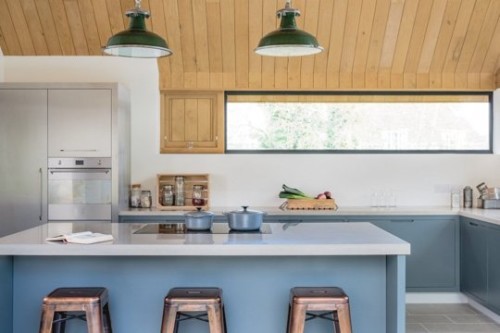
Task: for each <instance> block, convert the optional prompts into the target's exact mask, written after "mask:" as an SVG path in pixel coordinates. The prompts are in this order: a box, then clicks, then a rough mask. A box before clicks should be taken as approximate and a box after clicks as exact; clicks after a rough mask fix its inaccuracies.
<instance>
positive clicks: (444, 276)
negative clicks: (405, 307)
mask: <svg viewBox="0 0 500 333" xmlns="http://www.w3.org/2000/svg"><path fill="white" fill-rule="evenodd" d="M371 222H372V223H374V224H375V225H377V226H379V227H380V228H382V229H384V230H386V231H388V232H390V233H391V234H393V235H395V236H397V237H399V238H401V239H403V240H405V241H407V242H409V243H410V244H411V255H410V256H408V258H407V261H406V288H407V289H409V290H411V291H425V290H429V291H437V290H439V291H454V290H457V289H458V278H457V275H458V271H457V267H458V266H457V264H458V253H457V250H458V249H457V248H458V239H457V237H458V221H457V219H455V218H436V219H434V218H414V217H386V219H385V220H377V219H376V220H372V221H371Z"/></svg>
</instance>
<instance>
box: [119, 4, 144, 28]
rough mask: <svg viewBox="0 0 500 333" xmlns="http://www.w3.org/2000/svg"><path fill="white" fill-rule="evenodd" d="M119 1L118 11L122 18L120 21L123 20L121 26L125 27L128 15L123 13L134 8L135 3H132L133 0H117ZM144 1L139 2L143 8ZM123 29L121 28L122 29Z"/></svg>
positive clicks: (127, 22)
mask: <svg viewBox="0 0 500 333" xmlns="http://www.w3.org/2000/svg"><path fill="white" fill-rule="evenodd" d="M119 1H120V13H121V19H122V22H123V26H124V27H125V28H127V27H128V24H129V19H128V17H127V16H126V15H125V13H126V12H127V11H128V10H130V9H132V8H134V7H135V3H134V0H119ZM144 5H145V4H144V3H142V4H141V7H143V8H145V7H144ZM122 30H123V29H122Z"/></svg>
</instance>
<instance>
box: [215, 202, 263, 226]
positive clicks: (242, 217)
mask: <svg viewBox="0 0 500 333" xmlns="http://www.w3.org/2000/svg"><path fill="white" fill-rule="evenodd" d="M241 207H242V208H243V210H238V211H232V212H228V213H224V214H225V215H226V217H227V222H228V224H229V228H230V229H231V230H237V231H249V230H258V229H260V226H261V225H262V220H263V219H264V215H265V214H266V213H264V212H259V211H256V210H248V206H241Z"/></svg>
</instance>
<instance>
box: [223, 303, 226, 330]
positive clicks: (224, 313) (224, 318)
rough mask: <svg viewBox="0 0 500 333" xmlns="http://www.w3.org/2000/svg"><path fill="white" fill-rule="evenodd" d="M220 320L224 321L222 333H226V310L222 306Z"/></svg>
mask: <svg viewBox="0 0 500 333" xmlns="http://www.w3.org/2000/svg"><path fill="white" fill-rule="evenodd" d="M222 320H223V321H224V333H227V322H226V309H225V308H224V305H222Z"/></svg>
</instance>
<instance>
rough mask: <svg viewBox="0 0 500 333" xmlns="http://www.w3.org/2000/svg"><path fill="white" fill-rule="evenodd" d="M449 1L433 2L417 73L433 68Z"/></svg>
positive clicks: (426, 71)
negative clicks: (433, 59)
mask: <svg viewBox="0 0 500 333" xmlns="http://www.w3.org/2000/svg"><path fill="white" fill-rule="evenodd" d="M446 4H447V1H445V0H435V1H434V3H433V4H432V9H431V13H430V16H429V23H428V24H427V30H426V32H425V38H424V42H423V45H422V52H421V54H420V60H419V62H418V66H417V73H429V71H430V69H431V63H432V58H433V55H434V51H435V50H436V45H437V42H438V38H439V32H440V30H441V27H442V25H443V20H444V19H445V10H446Z"/></svg>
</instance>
